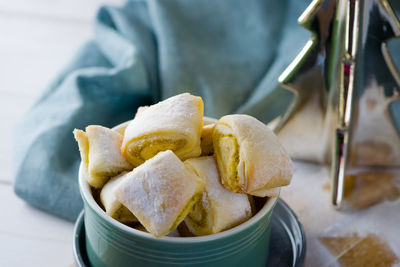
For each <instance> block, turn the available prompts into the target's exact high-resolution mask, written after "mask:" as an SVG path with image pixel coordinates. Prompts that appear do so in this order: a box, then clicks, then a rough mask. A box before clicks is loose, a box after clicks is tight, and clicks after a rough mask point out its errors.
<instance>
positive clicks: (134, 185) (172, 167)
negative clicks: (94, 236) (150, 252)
mask: <svg viewBox="0 0 400 267" xmlns="http://www.w3.org/2000/svg"><path fill="white" fill-rule="evenodd" d="M201 189H202V183H201V181H199V179H198V178H197V177H195V176H194V174H192V173H191V172H189V171H188V170H187V169H186V168H185V166H184V164H183V163H182V162H181V161H180V160H179V159H178V158H177V156H176V155H175V154H174V153H173V152H171V151H169V150H168V151H164V152H160V153H158V154H157V155H156V156H155V157H153V158H151V159H149V160H147V161H146V162H145V163H143V164H142V165H140V166H139V167H137V168H136V169H134V170H133V171H132V172H131V174H130V176H129V177H128V178H127V179H126V180H125V181H123V182H122V183H121V184H120V185H119V186H118V188H117V198H118V199H119V201H120V202H121V203H123V204H124V205H125V206H126V207H127V208H128V209H129V210H130V211H131V212H132V213H133V214H134V215H135V216H136V217H137V218H138V219H139V221H140V222H141V223H142V224H143V226H144V227H146V229H147V230H148V231H149V232H151V233H152V234H154V235H156V236H162V235H165V234H166V233H167V231H168V230H169V228H170V227H171V226H172V224H173V223H174V222H175V220H176V218H177V217H178V215H179V214H180V213H181V211H182V209H183V208H184V207H185V206H186V204H187V203H188V201H189V200H190V199H191V198H192V197H193V196H194V195H195V194H196V193H198V192H200V190H201Z"/></svg>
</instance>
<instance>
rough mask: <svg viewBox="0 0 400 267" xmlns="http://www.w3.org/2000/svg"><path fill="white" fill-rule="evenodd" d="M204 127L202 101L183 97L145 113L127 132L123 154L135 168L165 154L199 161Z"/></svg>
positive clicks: (187, 96)
mask: <svg viewBox="0 0 400 267" xmlns="http://www.w3.org/2000/svg"><path fill="white" fill-rule="evenodd" d="M202 127H203V101H202V99H201V98H200V97H197V96H193V95H190V94H188V93H185V94H180V95H177V96H174V97H171V98H168V99H166V100H164V101H161V102H159V103H157V104H155V105H152V106H149V107H146V108H144V109H142V110H141V111H140V113H139V114H138V115H137V116H136V117H135V118H134V119H133V120H132V121H131V122H130V123H129V125H128V127H127V128H126V130H125V135H124V140H123V144H122V147H121V151H122V153H123V155H124V156H125V158H126V159H127V160H128V161H129V162H130V163H131V164H133V165H134V166H139V165H140V164H142V163H143V162H145V161H146V160H148V159H150V158H152V157H153V156H155V155H156V154H157V153H158V152H160V151H165V150H172V151H173V152H174V153H175V154H176V155H177V156H178V157H179V158H180V159H182V160H184V159H187V158H191V157H197V156H199V155H200V153H201V148H200V135H201V130H202Z"/></svg>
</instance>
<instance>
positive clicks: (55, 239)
mask: <svg viewBox="0 0 400 267" xmlns="http://www.w3.org/2000/svg"><path fill="white" fill-rule="evenodd" d="M104 3H112V4H120V3H122V0H107V1H104V0H102V1H100V0H83V1H82V0H81V1H80V0H12V1H10V0H0V59H1V60H0V73H1V75H0V123H1V125H2V128H1V131H0V140H1V141H0V167H1V170H2V171H1V172H0V212H1V213H2V215H1V220H0V266H41V267H43V266H70V265H72V264H73V256H72V236H73V226H74V225H73V223H71V222H67V221H65V220H62V219H59V218H57V217H55V216H52V215H49V214H47V213H45V212H42V211H40V210H38V209H36V208H33V207H31V206H29V205H28V204H26V203H25V202H24V201H22V200H20V199H19V198H18V197H17V196H15V194H14V192H13V189H12V184H13V172H12V158H11V153H12V146H13V142H12V141H13V131H14V126H15V124H16V122H17V121H18V119H19V118H20V117H21V116H22V115H23V114H24V113H25V112H26V111H27V110H28V108H29V106H30V105H32V104H33V103H34V101H35V99H36V98H37V97H38V96H39V95H40V93H41V91H42V90H44V88H45V87H46V86H47V85H48V84H49V82H50V81H51V80H52V79H53V78H54V77H55V76H56V74H57V73H58V72H59V71H60V70H61V69H62V67H63V66H64V65H65V64H66V63H67V62H68V60H69V59H70V58H71V57H72V55H73V54H74V52H75V51H76V50H77V49H78V47H79V46H80V45H81V44H82V43H83V42H84V41H85V40H88V39H90V38H91V35H92V24H91V22H92V20H93V17H94V15H95V13H96V10H97V8H98V7H99V6H100V5H101V4H104ZM295 167H296V168H295V169H296V170H295V175H294V178H293V183H292V185H291V186H289V187H288V188H285V189H284V190H283V191H282V197H283V199H285V200H286V201H287V202H288V203H289V205H290V206H291V207H292V208H293V209H294V211H295V212H296V213H297V214H298V216H299V220H300V221H301V222H302V223H303V225H304V228H305V230H306V233H307V238H308V245H307V247H308V254H307V266H325V265H329V266H333V265H332V264H331V263H332V261H331V262H329V261H326V259H327V258H329V257H327V254H326V253H327V252H326V251H325V250H324V249H323V248H321V245H320V242H319V241H318V240H320V238H321V237H323V236H326V235H327V236H330V235H332V233H333V235H336V234H337V233H339V232H340V231H339V232H338V231H336V230H335V229H336V228H335V227H337V228H338V229H339V228H340V226H341V225H344V226H345V227H346V229H350V230H351V231H353V232H354V231H356V230H357V229H363V228H362V227H363V225H364V226H365V227H364V228H365V229H367V230H366V231H367V232H368V229H370V228H368V227H370V226H369V225H371V223H372V225H374V227H375V228H374V233H377V234H380V235H381V236H385V233H386V232H389V233H390V231H395V229H396V227H395V225H396V221H397V222H398V221H400V218H399V217H400V205H399V204H400V203H399V201H397V202H396V203H391V204H390V205H389V206H385V205H387V204H386V203H383V204H381V205H384V206H383V208H381V207H380V206H379V205H378V206H377V207H375V208H373V210H372V211H371V210H369V211H366V212H364V213H362V214H361V215H360V216H361V217H357V218H365V220H362V221H360V220H359V221H357V220H356V221H355V219H354V218H355V216H354V214H352V213H341V212H337V211H335V210H334V209H333V208H332V207H331V205H330V203H329V194H328V193H327V192H326V190H324V187H325V185H326V184H327V180H328V173H329V172H328V171H327V169H326V168H325V167H323V166H318V165H312V164H305V163H296V165H295ZM375 210H376V211H375ZM383 211H384V212H391V214H397V215H393V216H392V217H390V218H391V219H389V220H387V222H388V223H387V226H385V227H380V225H382V224H381V222H379V220H377V218H376V216H373V215H374V212H375V213H376V214H378V213H379V212H381V213H380V214H383V213H382V212H383ZM378 219H379V218H378ZM365 221H368V223H369V224H366V223H365ZM353 225H357V229H353V228H354V227H353V228H352V226H353ZM397 225H398V224H397ZM358 226H360V227H358ZM332 227H333V228H332ZM391 227H392V228H391ZM332 229H333V230H332ZM397 229H398V228H397ZM385 230H387V231H385ZM398 233H399V232H398V231H397V235H389V234H388V235H387V236H386V237H385V238H386V239H387V241H388V243H389V245H390V246H391V247H392V249H393V248H394V250H396V249H397V253H398V251H399V249H400V234H398ZM324 253H325V254H324ZM345 254H346V253H341V254H340V255H339V256H337V258H340V257H342V256H343V255H345ZM397 257H400V255H399V254H397ZM331 258H332V257H331Z"/></svg>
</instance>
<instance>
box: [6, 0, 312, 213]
mask: <svg viewBox="0 0 400 267" xmlns="http://www.w3.org/2000/svg"><path fill="white" fill-rule="evenodd" d="M308 2H309V1H305V0H301V1H299V0H281V1H276V0H246V1H243V0H219V1H213V0H203V1H198V0H168V1H165V0H158V1H156V0H153V1H128V2H127V3H126V4H125V5H124V6H123V7H121V8H116V7H103V8H101V9H100V10H99V12H98V15H97V18H96V21H95V27H94V29H95V37H94V40H93V41H91V42H89V43H87V44H86V45H84V46H83V48H82V49H81V51H80V52H79V53H78V54H77V56H76V57H75V59H74V60H73V61H72V63H71V64H70V65H69V66H68V67H67V68H66V69H65V70H64V71H63V72H62V73H61V75H60V76H59V77H58V79H56V81H55V82H54V83H53V84H52V85H51V86H50V87H49V89H48V90H46V91H45V92H44V93H43V95H42V97H41V98H40V99H39V100H38V101H37V102H36V104H35V105H34V106H33V107H32V108H31V109H30V110H29V112H28V113H27V114H26V115H25V116H24V118H23V119H22V121H21V122H20V123H19V124H18V127H17V131H16V135H15V140H16V141H15V153H14V158H15V162H16V166H15V170H16V180H15V192H16V194H17V195H18V196H20V197H21V198H23V199H24V200H26V201H27V202H28V203H30V204H31V205H33V206H36V207H39V208H41V209H43V210H45V211H48V212H51V213H53V214H56V215H58V216H61V217H63V218H66V219H69V220H74V219H75V218H76V217H77V215H78V213H79V212H80V210H81V209H82V202H81V198H80V196H79V189H78V184H77V180H78V178H77V177H78V165H79V161H80V156H79V151H78V146H77V144H76V142H75V140H74V138H73V134H72V131H73V129H74V128H80V129H84V128H85V126H86V125H89V124H101V125H105V126H108V127H112V126H114V125H117V124H119V123H120V122H123V121H126V120H129V119H132V118H133V116H134V114H135V112H136V109H137V107H138V106H141V105H147V104H150V103H153V102H156V101H158V100H160V99H164V98H167V97H170V96H172V95H175V94H178V93H182V92H190V93H192V94H195V95H200V96H202V97H203V99H204V102H205V113H206V115H208V116H213V117H220V116H222V115H224V114H228V113H248V114H251V115H253V116H256V117H258V118H259V119H261V120H263V121H264V122H268V121H270V120H271V119H273V118H274V117H276V115H277V114H280V113H282V112H283V111H284V109H285V108H286V106H287V104H288V103H289V101H290V99H291V95H290V93H289V92H287V91H286V90H283V89H281V88H280V87H279V86H278V84H277V78H278V76H279V74H280V73H281V72H282V71H283V70H284V69H285V67H286V66H287V65H288V64H289V63H290V62H291V61H292V60H293V58H294V57H295V56H296V55H297V53H298V52H299V51H300V49H301V48H302V47H303V45H304V44H305V43H306V41H307V39H308V38H309V36H310V34H309V33H308V32H307V31H306V30H304V29H302V28H301V27H300V26H298V25H297V17H298V16H299V15H300V14H301V13H302V12H303V10H304V9H305V8H306V6H307V4H308ZM71 38H73V36H71Z"/></svg>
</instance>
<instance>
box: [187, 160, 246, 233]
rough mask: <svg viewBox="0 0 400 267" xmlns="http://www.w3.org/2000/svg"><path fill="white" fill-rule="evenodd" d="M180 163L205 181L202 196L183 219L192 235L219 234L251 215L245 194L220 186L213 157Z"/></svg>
mask: <svg viewBox="0 0 400 267" xmlns="http://www.w3.org/2000/svg"><path fill="white" fill-rule="evenodd" d="M184 163H185V165H186V166H187V167H188V168H189V169H191V170H193V171H194V172H195V173H196V175H198V176H199V177H200V178H202V179H203V181H204V182H205V184H206V186H205V189H204V192H203V196H202V198H201V199H200V200H199V201H198V202H197V203H196V204H195V205H194V207H193V210H192V211H191V212H190V213H189V214H188V216H187V217H186V218H185V224H186V226H187V227H188V229H189V230H190V232H192V233H193V234H194V235H210V234H215V233H219V232H221V231H223V230H226V229H229V228H232V227H234V226H236V225H239V224H240V223H242V222H244V221H246V220H248V219H249V218H250V217H251V216H252V211H251V205H250V201H249V198H248V196H247V195H246V194H238V193H234V192H232V191H229V190H227V189H225V188H224V187H223V186H222V185H221V182H220V177H219V174H218V169H217V164H216V162H215V160H214V158H213V157H200V158H193V159H188V160H186V161H185V162H184Z"/></svg>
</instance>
